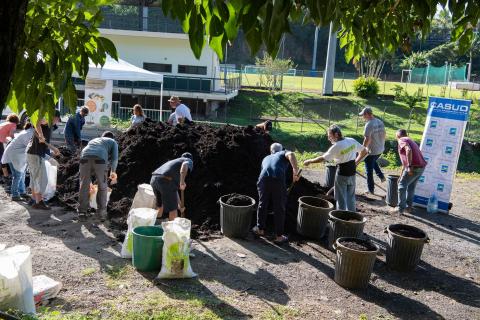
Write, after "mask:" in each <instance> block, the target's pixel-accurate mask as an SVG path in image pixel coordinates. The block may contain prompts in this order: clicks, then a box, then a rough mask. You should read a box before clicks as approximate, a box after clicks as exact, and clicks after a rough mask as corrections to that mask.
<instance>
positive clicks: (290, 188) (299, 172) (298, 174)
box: [287, 169, 302, 194]
mask: <svg viewBox="0 0 480 320" xmlns="http://www.w3.org/2000/svg"><path fill="white" fill-rule="evenodd" d="M301 175H302V169H300V170H298V173H297V176H298V177H301ZM294 184H295V180H294V181H292V184H291V185H290V187H288V189H287V194H290V191H292V189H293V185H294Z"/></svg>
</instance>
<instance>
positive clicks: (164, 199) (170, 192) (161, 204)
mask: <svg viewBox="0 0 480 320" xmlns="http://www.w3.org/2000/svg"><path fill="white" fill-rule="evenodd" d="M192 158H193V157H192V154H191V153H189V152H185V153H184V154H182V156H181V157H180V158H177V159H173V160H170V161H168V162H165V163H164V164H163V165H162V166H161V167H159V168H158V169H157V170H155V171H154V172H153V173H152V179H151V180H150V185H151V186H152V189H153V193H154V194H155V197H156V198H157V210H158V217H159V218H160V217H161V216H162V215H163V213H164V212H168V219H169V220H170V221H172V220H173V219H175V218H176V217H177V210H178V209H180V211H183V210H185V208H184V207H183V203H182V204H181V203H180V199H179V197H178V190H181V191H184V190H185V188H186V187H187V185H186V184H185V178H186V177H187V173H188V171H190V172H191V171H192V170H193V160H192ZM182 200H183V199H182ZM182 202H183V201H182Z"/></svg>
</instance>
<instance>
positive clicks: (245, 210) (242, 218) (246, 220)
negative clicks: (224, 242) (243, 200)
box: [218, 195, 255, 238]
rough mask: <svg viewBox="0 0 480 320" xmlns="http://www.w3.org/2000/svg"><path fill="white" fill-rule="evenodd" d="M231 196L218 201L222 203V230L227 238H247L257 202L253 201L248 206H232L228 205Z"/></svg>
mask: <svg viewBox="0 0 480 320" xmlns="http://www.w3.org/2000/svg"><path fill="white" fill-rule="evenodd" d="M230 196H231V195H225V196H222V197H220V199H219V200H218V201H219V203H220V229H221V231H222V233H223V234H224V235H225V236H226V237H231V238H245V237H246V236H247V235H248V232H249V231H250V226H251V223H252V213H253V210H254V207H255V200H254V199H253V198H251V197H248V196H246V197H247V198H249V199H250V200H251V204H250V205H248V206H232V205H230V204H227V203H226V201H227V199H229V198H230Z"/></svg>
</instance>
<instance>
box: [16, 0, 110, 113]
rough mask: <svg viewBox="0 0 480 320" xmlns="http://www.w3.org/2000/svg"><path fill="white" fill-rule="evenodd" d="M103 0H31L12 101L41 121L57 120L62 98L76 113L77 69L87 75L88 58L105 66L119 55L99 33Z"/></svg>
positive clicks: (81, 73) (18, 109) (17, 106)
mask: <svg viewBox="0 0 480 320" xmlns="http://www.w3.org/2000/svg"><path fill="white" fill-rule="evenodd" d="M104 4H106V1H104V0H84V1H82V2H78V1H73V0H31V1H29V3H28V9H27V14H26V20H25V29H24V33H25V41H24V44H23V46H20V47H19V50H18V54H17V60H16V65H15V70H14V74H13V80H12V86H11V89H10V93H9V97H8V99H7V104H8V105H9V107H10V108H12V109H13V110H14V111H15V112H17V113H19V112H20V111H21V110H24V109H26V110H27V113H28V115H29V116H30V117H31V118H32V121H33V122H36V121H37V120H38V119H39V118H42V117H43V116H45V115H46V116H47V118H49V119H52V118H53V112H54V108H53V107H54V105H55V104H56V103H57V102H58V99H59V97H60V96H63V99H64V101H65V104H66V105H67V106H69V107H70V108H71V110H72V111H73V110H74V108H75V106H76V101H77V94H76V90H75V85H74V84H73V81H72V74H73V72H77V73H78V75H79V76H80V77H82V78H85V77H86V75H87V72H88V64H89V59H91V61H93V62H94V63H96V64H100V65H103V64H104V63H105V59H106V55H107V54H109V55H110V56H112V57H113V58H115V59H116V58H117V53H116V49H115V46H114V45H113V43H112V42H111V41H110V40H109V39H107V38H104V37H101V36H100V34H99V32H98V29H97V28H98V26H99V25H100V22H101V20H102V15H101V11H100V6H101V5H104Z"/></svg>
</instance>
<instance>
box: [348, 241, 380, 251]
mask: <svg viewBox="0 0 480 320" xmlns="http://www.w3.org/2000/svg"><path fill="white" fill-rule="evenodd" d="M340 243H341V244H342V245H343V246H345V247H347V248H349V249H353V250H358V251H375V250H377V248H375V246H374V245H373V244H371V243H369V242H366V241H361V240H360V241H355V240H346V241H342V242H340Z"/></svg>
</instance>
